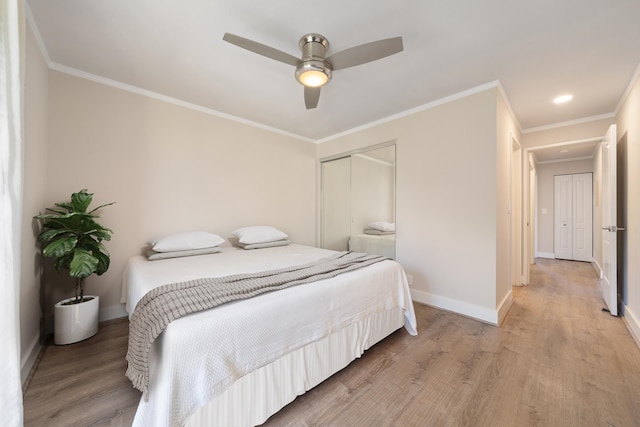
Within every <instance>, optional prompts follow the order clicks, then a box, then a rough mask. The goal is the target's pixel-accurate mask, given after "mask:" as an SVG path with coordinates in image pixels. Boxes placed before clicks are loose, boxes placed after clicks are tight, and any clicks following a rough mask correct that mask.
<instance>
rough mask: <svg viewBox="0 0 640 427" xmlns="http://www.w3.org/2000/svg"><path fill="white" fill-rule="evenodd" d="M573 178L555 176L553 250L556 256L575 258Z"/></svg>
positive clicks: (569, 176)
mask: <svg viewBox="0 0 640 427" xmlns="http://www.w3.org/2000/svg"><path fill="white" fill-rule="evenodd" d="M572 193H573V178H572V176H571V175H556V176H554V177H553V224H554V233H553V239H554V240H553V252H554V254H555V257H556V258H560V259H573V233H572V230H573V200H572V199H573V197H572Z"/></svg>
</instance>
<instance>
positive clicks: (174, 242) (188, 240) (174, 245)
mask: <svg viewBox="0 0 640 427" xmlns="http://www.w3.org/2000/svg"><path fill="white" fill-rule="evenodd" d="M223 242H224V239H223V238H222V237H220V236H218V235H217V234H213V233H209V232H206V231H186V232H184V233H174V234H169V235H167V236H164V237H161V238H159V239H157V240H154V241H153V242H151V249H153V250H154V251H156V252H174V251H189V250H192V249H203V248H212V247H214V246H218V245H219V244H221V243H223Z"/></svg>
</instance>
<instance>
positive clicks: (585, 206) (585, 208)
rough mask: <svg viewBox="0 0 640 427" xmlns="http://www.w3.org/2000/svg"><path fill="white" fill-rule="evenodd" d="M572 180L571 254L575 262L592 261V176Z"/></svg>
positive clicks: (582, 176) (587, 174)
mask: <svg viewBox="0 0 640 427" xmlns="http://www.w3.org/2000/svg"><path fill="white" fill-rule="evenodd" d="M572 178H573V187H572V191H573V217H572V223H573V229H572V243H573V244H572V248H571V249H572V252H573V258H572V259H574V260H576V261H588V262H590V261H591V260H592V259H593V243H592V242H593V174H591V173H579V174H575V175H573V176H572Z"/></svg>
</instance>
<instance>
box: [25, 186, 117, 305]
mask: <svg viewBox="0 0 640 427" xmlns="http://www.w3.org/2000/svg"><path fill="white" fill-rule="evenodd" d="M92 199H93V193H87V190H86V189H84V190H80V191H79V192H78V193H73V194H72V195H71V201H70V202H62V203H55V206H56V207H55V208H47V209H46V210H47V213H45V214H41V215H37V216H35V217H34V218H35V219H37V220H39V221H40V222H41V223H42V231H41V232H40V234H38V241H39V242H41V243H42V244H43V248H42V254H43V255H44V256H46V257H51V258H54V259H55V268H56V270H58V271H60V270H68V272H69V275H70V276H71V277H73V278H74V279H75V284H76V290H75V299H73V300H71V301H70V302H69V304H77V303H80V302H83V301H84V279H85V278H86V277H89V276H91V275H92V274H94V273H95V274H97V275H98V276H100V275H102V274H104V273H105V272H106V271H107V269H108V268H109V261H110V258H109V252H107V249H106V248H105V247H104V245H103V244H102V241H103V240H111V234H113V231H111V230H110V229H108V228H105V227H103V226H102V225H100V224H98V222H97V221H96V218H99V216H98V215H95V214H94V212H96V211H97V210H98V209H101V208H103V207H105V206H109V205H112V204H113V203H115V202H113V203H107V204H104V205H101V206H98V207H97V208H95V209H93V210H91V211H89V212H87V209H88V208H89V205H90V204H91V201H92Z"/></svg>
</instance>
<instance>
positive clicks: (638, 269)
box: [616, 79, 640, 342]
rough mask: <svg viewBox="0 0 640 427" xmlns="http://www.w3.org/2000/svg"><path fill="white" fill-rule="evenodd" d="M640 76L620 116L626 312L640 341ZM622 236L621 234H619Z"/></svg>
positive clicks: (625, 314) (626, 317)
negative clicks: (624, 154) (623, 157)
mask: <svg viewBox="0 0 640 427" xmlns="http://www.w3.org/2000/svg"><path fill="white" fill-rule="evenodd" d="M639 118H640V79H639V80H637V81H636V82H635V84H634V86H633V88H632V90H631V93H630V94H629V96H628V97H627V98H626V100H625V101H624V103H623V105H622V107H621V108H620V111H619V113H618V115H617V117H616V123H617V125H618V140H621V139H625V138H626V141H627V142H626V143H627V173H628V176H627V194H626V197H627V222H626V224H625V228H626V230H625V231H624V232H623V233H625V234H626V240H627V247H626V257H627V262H626V271H625V272H624V274H623V277H624V278H625V279H624V280H623V284H622V299H623V313H624V317H625V319H626V320H627V323H628V324H629V325H630V327H631V329H632V331H633V333H634V334H635V337H636V339H637V340H638V342H640V262H638V260H640V167H638V165H640V119H639ZM619 235H620V234H619Z"/></svg>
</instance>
